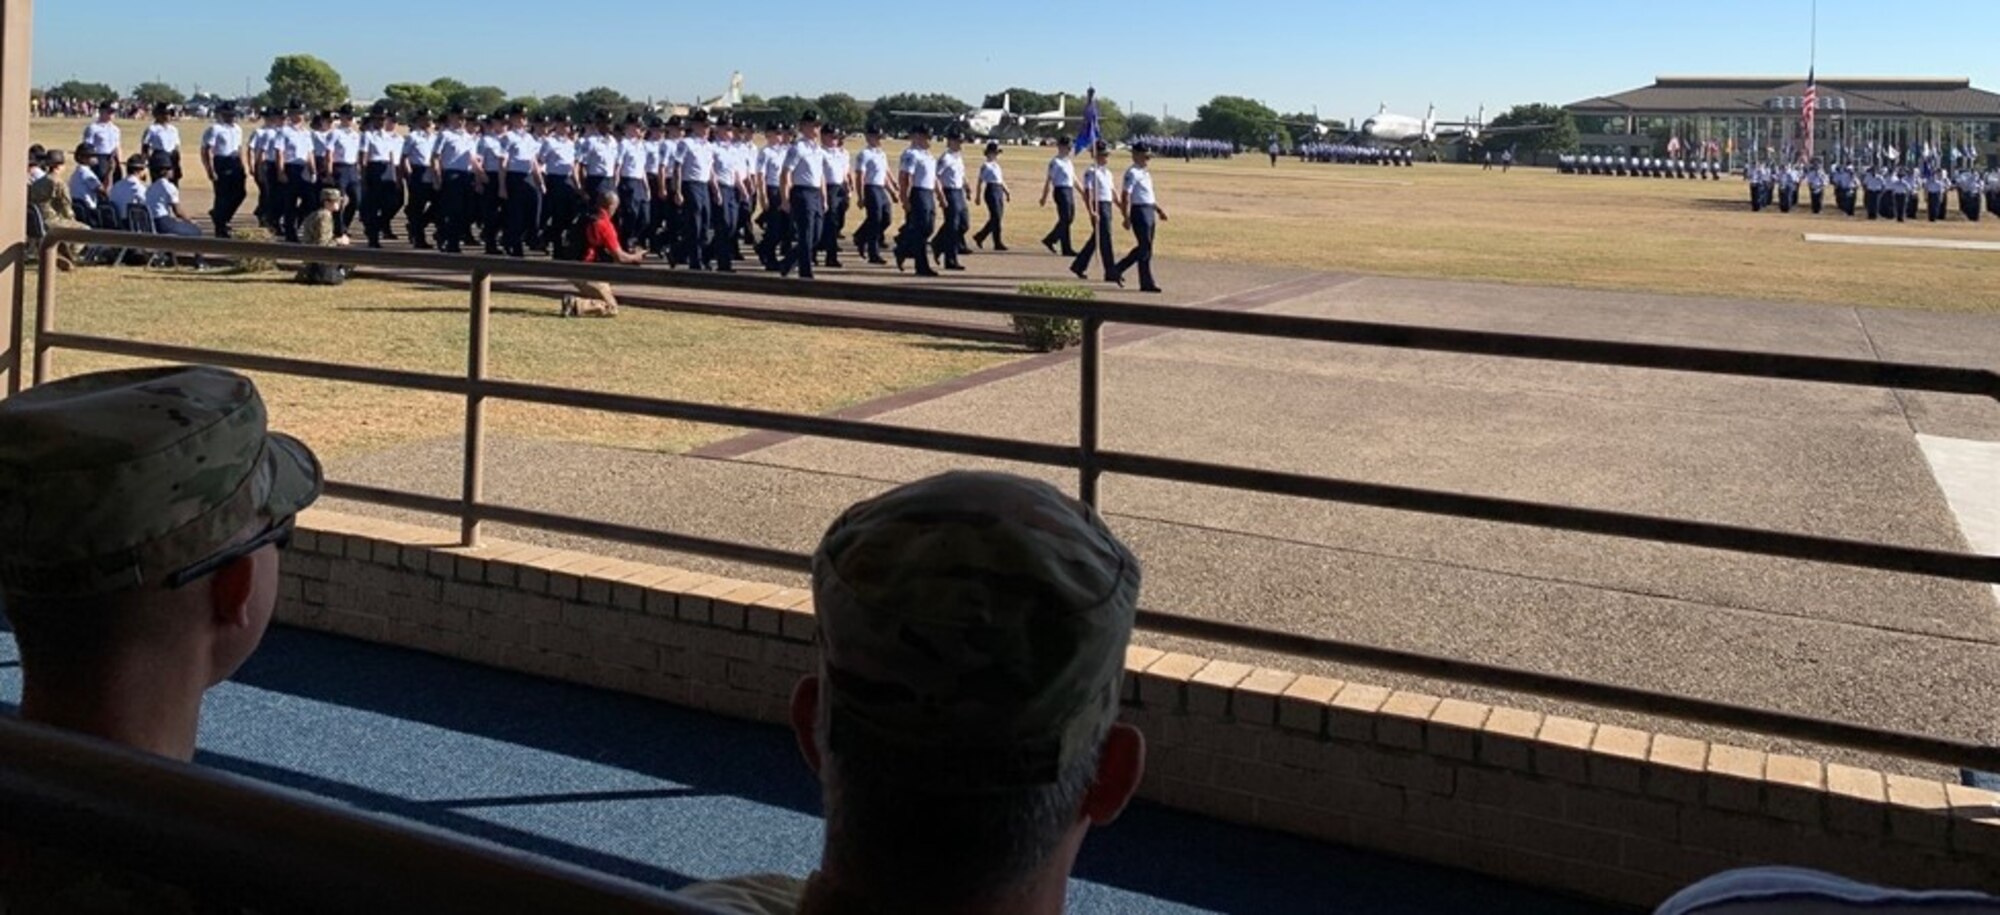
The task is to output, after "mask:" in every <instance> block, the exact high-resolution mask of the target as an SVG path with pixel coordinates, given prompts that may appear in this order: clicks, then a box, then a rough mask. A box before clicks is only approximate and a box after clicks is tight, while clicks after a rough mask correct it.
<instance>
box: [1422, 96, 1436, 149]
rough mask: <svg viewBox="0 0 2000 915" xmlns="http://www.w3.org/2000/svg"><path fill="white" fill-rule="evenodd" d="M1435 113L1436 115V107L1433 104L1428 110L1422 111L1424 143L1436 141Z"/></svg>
mask: <svg viewBox="0 0 2000 915" xmlns="http://www.w3.org/2000/svg"><path fill="white" fill-rule="evenodd" d="M1437 113H1438V106H1437V104H1436V103H1435V102H1434V103H1432V104H1431V106H1430V107H1429V108H1426V109H1424V140H1425V141H1426V142H1429V141H1434V140H1436V139H1437V132H1438V119H1437Z"/></svg>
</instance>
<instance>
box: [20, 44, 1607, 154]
mask: <svg viewBox="0 0 2000 915" xmlns="http://www.w3.org/2000/svg"><path fill="white" fill-rule="evenodd" d="M44 93H45V94H47V95H50V96H55V97H59V98H83V99H108V98H117V97H120V96H119V93H118V92H117V91H116V90H114V89H113V88H112V87H111V86H109V85H107V84H105V83H96V82H82V81H78V80H69V81H66V82H63V83H60V84H58V85H55V86H51V87H49V88H48V89H46V90H43V93H38V94H44ZM124 97H128V98H131V99H134V100H137V101H139V102H142V103H144V104H147V105H152V104H155V103H158V102H165V103H167V104H171V105H181V104H186V103H187V102H188V98H187V96H186V95H184V94H182V93H181V92H180V91H179V90H178V89H176V88H174V87H173V86H171V85H168V84H166V83H160V82H146V83H140V84H139V85H137V86H135V87H133V88H132V91H131V92H130V93H128V94H126V95H125V96H124ZM352 98H353V93H352V92H350V91H349V89H348V86H347V82H346V81H345V80H344V79H342V77H341V75H340V72H339V71H338V70H336V69H334V67H333V65H332V64H329V63H327V62H326V61H324V60H321V59H319V58H317V57H314V56H312V55H310V54H287V55H283V56H280V57H278V58H276V59H275V60H273V61H272V62H271V69H270V72H269V73H268V74H266V76H265V90H264V92H263V93H262V94H260V95H259V96H258V97H257V98H255V99H253V100H250V101H254V102H255V103H257V104H260V105H279V104H285V103H288V102H291V101H297V102H300V103H301V104H304V105H306V106H307V107H309V108H315V109H325V108H334V107H337V106H339V105H342V104H344V103H346V102H348V101H349V100H350V99H352ZM381 99H382V101H384V102H385V103H387V104H388V105H390V106H391V107H393V108H396V109H398V110H402V111H412V110H416V109H423V108H428V109H431V110H433V111H445V110H447V109H450V108H453V107H462V108H464V109H465V110H466V111H471V112H490V111H497V110H500V109H502V108H505V107H508V106H511V105H520V106H521V107H523V108H525V109H527V110H528V111H529V112H530V113H540V114H550V115H568V116H570V117H571V118H573V119H575V120H579V121H581V120H587V119H589V118H590V117H592V116H594V115H595V114H597V113H598V112H609V113H610V114H611V115H612V116H613V117H614V118H622V117H624V116H626V115H627V114H633V113H638V114H651V113H652V111H653V108H652V106H651V105H649V104H648V103H647V102H646V101H644V100H640V99H634V98H631V97H630V96H627V95H625V94H624V93H622V92H619V91H617V90H616V89H612V88H609V87H606V86H596V87H593V88H590V89H585V90H583V91H582V92H578V93H576V94H574V95H546V96H541V97H539V98H538V97H534V96H524V95H523V96H515V95H509V94H508V93H507V92H506V90H504V89H502V88H500V87H499V86H491V85H481V86H471V85H467V84H465V83H464V82H461V81H459V80H456V79H453V78H451V77H448V76H447V77H439V78H437V79H434V80H431V81H430V82H428V83H417V82H399V83H390V84H389V85H387V86H384V87H383V88H382V93H381ZM1084 99H1085V95H1084V93H1081V92H1064V93H1057V92H1042V91H1039V90H1034V89H1027V88H1024V87H1020V86H1013V87H1009V88H1007V89H1004V90H1001V91H1000V92H995V93H992V94H990V95H987V96H985V97H984V98H982V99H981V100H980V104H979V105H978V106H977V107H980V108H998V107H1000V106H1001V105H1002V103H1003V101H1011V103H1012V111H1013V112H1014V113H1015V114H1042V113H1046V112H1049V111H1052V110H1054V109H1055V107H1056V104H1057V102H1058V100H1061V102H1062V104H1063V113H1064V114H1065V115H1066V116H1069V117H1081V116H1082V114H1083V109H1084V104H1085V101H1084ZM974 107H975V106H973V105H969V104H967V103H966V101H965V100H963V99H960V98H958V97H956V96H952V95H947V94H944V93H936V92H929V93H925V92H898V93H894V94H891V95H885V96H882V97H881V98H877V99H874V100H872V101H868V102H864V101H862V100H860V99H857V98H855V97H854V96H852V95H849V94H847V93H845V92H829V93H826V94H824V95H819V96H814V97H807V96H802V95H777V96H772V97H770V98H765V97H763V96H758V95H746V96H744V98H743V103H742V105H741V106H740V107H739V109H738V110H739V111H740V112H742V113H743V114H744V115H745V117H747V118H748V119H750V120H752V121H756V122H760V123H761V122H765V121H783V122H792V121H796V120H798V119H799V117H800V115H802V114H804V113H805V112H806V110H807V109H812V110H815V111H817V112H818V113H819V115H820V118H821V120H822V121H823V122H825V123H827V124H831V125H834V126H837V127H840V128H843V129H846V130H859V129H861V128H862V127H863V126H865V125H867V124H871V123H873V124H880V125H882V127H883V128H884V129H886V130H888V131H890V132H892V133H904V132H907V131H909V130H910V129H911V128H913V127H916V126H917V125H919V124H924V125H928V126H933V127H935V126H936V125H937V123H938V122H937V120H936V119H932V118H922V117H915V116H912V115H910V114H907V112H928V113H934V114H948V115H955V114H960V113H963V112H967V111H970V110H972V109H973V108H974ZM1097 108H1098V122H1099V127H1100V130H1101V132H1102V134H1103V136H1105V137H1106V138H1109V139H1113V140H1121V139H1126V138H1128V137H1138V136H1193V137H1198V138H1201V139H1208V140H1222V141H1226V142H1231V143H1235V144H1237V145H1239V146H1243V147H1246V148H1252V149H1256V148H1262V147H1263V146H1264V144H1266V143H1267V142H1269V141H1270V140H1271V139H1272V138H1276V139H1277V140H1278V141H1279V142H1280V143H1281V144H1283V145H1285V146H1287V147H1289V146H1291V145H1293V144H1294V143H1295V142H1297V141H1300V140H1306V139H1311V138H1312V137H1313V136H1315V135H1316V134H1317V130H1315V128H1314V125H1315V124H1317V123H1320V122H1319V121H1318V118H1317V116H1316V115H1313V114H1308V113H1305V112H1293V113H1289V114H1280V113H1278V112H1277V111H1276V110H1274V109H1272V108H1271V107H1270V106H1268V105H1266V104H1264V103H1263V102H1261V101H1258V100H1256V99H1251V98H1245V97H1242V96H1234V95H1218V96H1216V97H1215V98H1212V99H1210V100H1209V101H1208V102H1207V103H1206V104H1204V105H1202V106H1201V107H1199V108H1197V109H1196V110H1195V117H1194V120H1192V121H1184V120H1181V119H1179V118H1171V117H1164V116H1162V117H1155V116H1153V115H1151V114H1147V113H1145V112H1129V113H1128V112H1126V111H1124V110H1123V109H1121V108H1120V107H1119V105H1118V103H1116V102H1114V101H1112V100H1111V99H1109V98H1107V97H1105V96H1102V95H1100V96H1098V97H1097ZM897 112H906V113H905V114H898V113H897ZM1525 124H1549V125H1552V129H1549V130H1546V131H1542V132H1539V133H1529V134H1521V135H1518V136H1514V137H1510V138H1509V140H1508V142H1509V144H1510V145H1513V146H1516V147H1518V148H1519V149H1520V150H1522V151H1524V152H1526V153H1534V152H1541V151H1548V152H1569V151H1572V150H1574V149H1575V148H1576V145H1577V131H1576V124H1575V122H1574V121H1573V120H1572V119H1571V118H1570V115H1569V113H1568V112H1566V111H1564V110H1562V109H1561V108H1559V107H1556V106H1554V105H1519V106H1516V107H1514V108H1513V109H1511V110H1509V111H1507V112H1506V113H1504V114H1502V115H1500V116H1499V117H1497V118H1494V119H1493V123H1492V125H1491V126H1495V127H1500V126H1509V125H1525ZM1077 126H1078V125H1077V124H1076V123H1075V122H1071V123H1069V124H1066V125H1062V126H1054V125H1049V126H1043V127H1039V128H1037V130H1036V131H1035V132H1036V133H1039V134H1042V135H1053V134H1055V133H1058V132H1062V133H1073V132H1074V131H1075V130H1076V128H1077ZM1329 126H1330V127H1334V129H1339V127H1351V125H1338V126H1335V125H1329Z"/></svg>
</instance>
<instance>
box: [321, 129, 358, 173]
mask: <svg viewBox="0 0 2000 915" xmlns="http://www.w3.org/2000/svg"><path fill="white" fill-rule="evenodd" d="M326 151H327V152H328V153H331V154H332V155H333V164H335V165H359V164H361V134H359V133H356V132H354V131H352V130H346V129H342V130H336V131H334V132H333V133H331V134H328V135H327V138H326Z"/></svg>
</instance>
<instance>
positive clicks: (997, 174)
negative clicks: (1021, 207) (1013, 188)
mask: <svg viewBox="0 0 2000 915" xmlns="http://www.w3.org/2000/svg"><path fill="white" fill-rule="evenodd" d="M979 180H980V181H982V182H984V183H986V184H997V185H1000V186H1001V187H1005V186H1007V176H1006V175H1005V174H1003V173H1001V171H1000V162H999V160H997V159H996V160H994V161H991V162H987V163H986V164H984V165H981V166H979Z"/></svg>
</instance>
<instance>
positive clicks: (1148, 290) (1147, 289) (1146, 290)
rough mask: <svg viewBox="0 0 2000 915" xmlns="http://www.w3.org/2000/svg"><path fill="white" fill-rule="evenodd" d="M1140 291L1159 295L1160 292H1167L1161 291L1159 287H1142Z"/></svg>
mask: <svg viewBox="0 0 2000 915" xmlns="http://www.w3.org/2000/svg"><path fill="white" fill-rule="evenodd" d="M1139 291H1140V292H1153V293H1159V292H1165V291H1166V290H1164V289H1161V288H1160V287H1158V286H1141V287H1139Z"/></svg>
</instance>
